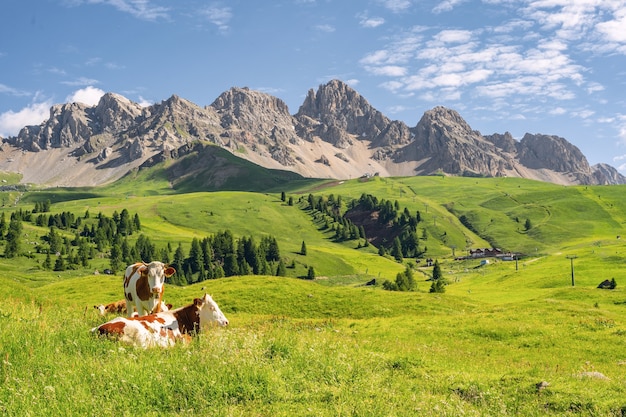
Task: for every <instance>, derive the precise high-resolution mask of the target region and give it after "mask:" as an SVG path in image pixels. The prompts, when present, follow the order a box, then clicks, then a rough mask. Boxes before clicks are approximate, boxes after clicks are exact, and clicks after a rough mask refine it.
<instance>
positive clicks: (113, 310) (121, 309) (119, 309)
mask: <svg viewBox="0 0 626 417" xmlns="http://www.w3.org/2000/svg"><path fill="white" fill-rule="evenodd" d="M93 308H95V309H96V310H97V311H98V313H99V314H100V315H101V316H106V315H107V314H126V300H125V299H124V300H119V301H116V302H114V303H109V304H98V305H95V306H93ZM160 308H161V311H167V310H171V309H172V305H171V304H169V303H168V304H165V303H164V302H163V301H161V307H160ZM133 313H134V314H133V315H136V313H135V311H134V310H133Z"/></svg>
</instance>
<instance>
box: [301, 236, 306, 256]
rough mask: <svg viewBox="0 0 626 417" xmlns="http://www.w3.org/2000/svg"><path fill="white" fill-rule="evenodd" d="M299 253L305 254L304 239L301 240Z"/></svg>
mask: <svg viewBox="0 0 626 417" xmlns="http://www.w3.org/2000/svg"><path fill="white" fill-rule="evenodd" d="M300 255H304V256H306V243H304V240H303V241H302V247H301V248H300Z"/></svg>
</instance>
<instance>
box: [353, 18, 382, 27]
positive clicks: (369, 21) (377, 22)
mask: <svg viewBox="0 0 626 417" xmlns="http://www.w3.org/2000/svg"><path fill="white" fill-rule="evenodd" d="M359 24H360V25H361V26H363V27H364V28H376V27H378V26H381V25H384V24H385V19H383V18H382V17H365V16H361V18H360V20H359Z"/></svg>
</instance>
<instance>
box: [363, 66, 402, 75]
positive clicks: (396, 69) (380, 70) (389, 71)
mask: <svg viewBox="0 0 626 417" xmlns="http://www.w3.org/2000/svg"><path fill="white" fill-rule="evenodd" d="M368 71H369V72H371V73H372V74H374V75H383V76H387V77H402V76H404V75H406V73H407V69H406V68H404V67H400V66H397V65H383V66H379V67H372V68H371V69H369V70H368Z"/></svg>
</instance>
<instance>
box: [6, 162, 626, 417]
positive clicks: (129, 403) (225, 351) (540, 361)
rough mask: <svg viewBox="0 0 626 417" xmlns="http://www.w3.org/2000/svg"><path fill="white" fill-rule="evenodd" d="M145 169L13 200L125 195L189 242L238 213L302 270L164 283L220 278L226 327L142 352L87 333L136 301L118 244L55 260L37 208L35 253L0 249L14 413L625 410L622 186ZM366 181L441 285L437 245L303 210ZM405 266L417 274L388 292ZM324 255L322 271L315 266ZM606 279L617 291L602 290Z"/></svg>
mask: <svg viewBox="0 0 626 417" xmlns="http://www.w3.org/2000/svg"><path fill="white" fill-rule="evenodd" d="M141 175H144V177H142V181H137V178H134V179H127V180H126V182H125V181H124V180H123V181H120V182H118V183H116V184H113V185H112V186H109V187H102V188H98V189H82V190H74V189H54V190H45V189H41V190H36V189H29V190H27V191H12V192H3V193H2V196H3V200H2V201H3V207H2V208H1V211H2V212H4V213H5V214H6V215H7V216H9V215H10V214H11V212H13V211H15V210H18V209H20V208H21V209H23V210H31V209H32V207H33V205H34V204H35V203H36V202H41V201H48V200H49V201H50V202H51V213H60V212H67V211H69V212H73V213H75V214H76V215H77V216H80V215H83V214H84V213H85V212H87V211H88V212H89V213H90V215H91V216H92V217H93V216H95V215H97V214H98V213H103V214H105V215H108V216H110V215H112V214H113V213H114V212H120V211H121V210H123V209H127V210H128V211H129V212H130V213H138V214H139V216H140V218H141V231H140V232H139V233H141V234H143V235H145V236H148V237H149V238H150V240H151V241H152V242H153V243H154V244H155V245H156V246H157V247H165V246H166V245H168V243H169V244H170V245H171V246H173V247H174V248H175V247H177V246H178V245H179V244H180V245H182V247H183V248H184V249H185V250H186V251H188V250H189V247H190V245H191V241H192V239H193V238H202V237H204V236H207V235H211V234H214V233H216V232H218V231H221V230H225V229H228V230H230V231H232V233H233V235H234V236H235V237H241V236H254V237H255V239H257V240H258V239H260V238H261V236H264V235H267V234H271V235H272V236H274V237H275V238H276V239H277V241H278V244H279V246H280V251H281V257H282V258H284V260H285V263H286V264H287V265H289V267H288V268H287V275H288V276H286V277H277V276H269V275H265V276H234V277H228V278H219V279H211V280H206V281H201V282H197V283H193V284H190V285H186V286H176V285H172V284H166V288H165V294H164V299H165V301H166V302H168V303H172V304H173V305H174V307H179V306H183V305H186V304H189V303H191V302H192V301H193V298H195V297H200V296H202V295H203V294H204V293H205V292H206V293H209V294H210V295H211V296H212V297H213V299H214V300H215V301H216V302H217V303H218V304H219V306H220V308H221V310H222V311H223V312H224V314H225V315H226V316H227V317H228V319H229V321H230V325H229V326H228V327H226V328H215V329H211V330H210V331H208V332H205V333H200V334H199V335H197V336H195V337H194V338H193V340H192V343H191V344H189V345H176V346H174V347H173V348H170V349H159V348H157V349H145V350H144V349H141V348H135V347H132V346H129V345H124V344H120V343H119V342H116V341H114V340H108V339H105V338H98V337H96V336H94V335H93V334H91V333H90V331H89V330H90V329H91V328H93V327H95V326H97V325H99V324H101V323H103V322H104V321H105V318H102V317H99V315H98V314H97V312H96V311H95V310H94V309H93V306H94V305H97V304H101V303H106V302H112V301H116V300H118V299H120V298H122V296H123V293H122V278H121V272H119V273H117V274H115V275H106V274H104V273H102V271H104V269H106V268H108V267H109V260H108V259H107V258H106V257H104V256H97V257H94V258H93V259H90V260H89V266H88V267H85V268H79V269H75V270H65V271H52V270H48V269H45V268H43V267H42V263H43V260H44V258H45V255H44V254H41V253H37V251H36V245H34V242H35V241H40V238H39V236H42V235H45V234H46V233H47V231H48V228H47V227H38V226H35V225H33V224H31V223H24V229H23V239H22V245H21V252H22V254H21V255H20V256H18V257H16V258H11V259H9V258H5V257H0V284H1V285H2V290H1V294H2V297H1V303H0V359H1V361H2V362H1V363H0V381H1V382H2V384H1V385H0V412H1V413H2V415H7V416H58V415H65V416H85V415H120V416H127V415H128V416H130V415H142V416H163V415H166V416H191V415H207V416H209V415H210V416H295V415H297V416H338V415H351V416H416V415H419V416H459V415H467V416H508V415H510V416H546V415H549V416H562V415H571V416H623V415H625V414H626V291H625V290H624V286H626V274H624V269H625V268H624V267H625V260H626V247H625V245H624V238H626V193H625V191H626V188H624V187H622V186H610V187H601V186H593V187H592V186H575V187H563V186H557V185H553V184H547V183H541V182H535V181H528V180H522V179H513V178H498V179H485V178H481V179H479V178H451V177H412V178H378V177H374V178H370V179H368V180H367V181H365V180H362V179H354V180H350V181H343V182H337V181H310V180H306V181H303V180H297V181H294V182H286V183H281V184H280V185H278V186H275V187H274V188H272V187H271V186H270V185H271V183H272V181H268V184H270V185H268V186H267V187H265V188H263V191H262V192H251V191H219V192H199V191H197V190H196V191H197V192H188V193H177V192H176V191H175V190H171V189H168V187H167V185H166V183H165V182H164V181H163V180H162V179H159V178H157V177H156V176H155V177H154V178H149V177H147V176H145V174H141ZM190 184H192V183H190V182H188V183H187V185H186V186H187V189H190V188H193V187H191V186H190ZM281 192H285V193H286V195H287V196H288V197H293V198H294V204H293V205H289V204H287V203H286V202H285V201H282V200H281ZM364 193H367V194H371V195H375V196H377V197H378V198H384V199H387V200H392V201H396V200H397V201H398V203H399V206H401V207H407V208H408V209H409V211H411V212H416V211H419V212H420V214H421V222H420V223H419V224H418V230H420V236H421V240H420V245H421V246H425V247H426V248H427V252H426V254H425V256H424V259H425V258H433V259H436V260H437V261H438V262H439V263H440V264H441V266H442V271H443V275H444V278H445V279H446V281H447V282H448V285H447V286H446V291H445V292H444V293H430V292H429V288H430V281H428V279H429V277H430V276H431V274H432V267H428V266H426V265H425V261H424V259H422V260H420V262H419V263H416V260H415V259H404V260H403V262H402V263H399V262H397V261H395V260H394V259H393V258H392V257H390V256H380V255H379V254H378V250H377V248H375V247H373V246H371V245H370V246H362V245H357V241H354V240H347V241H343V242H336V241H334V239H333V238H332V232H331V231H329V230H327V229H324V228H323V227H322V224H320V222H319V220H316V217H315V213H311V210H308V209H307V207H306V197H307V196H308V195H309V194H314V195H317V196H329V195H330V194H333V196H335V197H337V196H341V198H342V201H343V202H344V207H345V208H347V206H348V202H349V201H350V200H351V199H355V198H357V199H358V198H359V196H360V195H362V194H364ZM462 216H464V217H463V218H464V221H465V222H466V223H467V224H470V225H471V228H468V227H467V224H464V223H463V222H461V221H460V219H461V217H462ZM527 219H528V220H529V221H530V223H531V224H532V227H530V228H526V227H525V222H526V220H527ZM139 233H134V234H133V235H131V236H129V240H131V241H132V240H134V239H137V237H138V235H139ZM622 236H623V237H624V238H622ZM68 237H71V236H68ZM303 241H304V242H306V247H307V253H306V255H303V254H301V253H300V249H301V245H302V242H303ZM2 245H4V242H2ZM492 245H493V246H497V247H499V248H503V249H505V250H507V251H514V252H519V253H521V254H523V256H522V257H521V258H520V259H518V260H517V261H503V260H499V259H498V260H496V259H491V260H490V263H488V264H486V265H482V266H481V265H480V261H479V260H477V259H466V260H455V259H454V257H453V253H454V256H455V257H459V256H463V255H467V253H468V250H469V249H472V248H473V249H475V248H485V247H491V246H492ZM0 250H1V248H0ZM406 265H410V266H411V268H413V269H414V275H415V278H416V281H417V290H416V291H411V292H400V291H386V290H384V289H383V288H382V286H381V283H382V282H383V281H384V280H391V281H393V280H394V279H395V277H396V275H397V274H398V273H400V272H402V271H404V270H405V268H406ZM310 266H313V267H314V269H315V273H316V279H315V280H312V281H311V280H306V279H303V277H306V275H307V269H308V268H309V267H310ZM96 270H97V271H99V272H100V273H98V274H96V273H95V271H96ZM572 275H573V277H572ZM611 278H613V279H614V280H615V281H616V283H617V287H616V288H615V289H613V290H601V289H598V288H596V287H597V286H598V284H599V283H601V282H602V281H604V280H605V279H611ZM371 279H376V281H377V285H375V286H365V285H364V284H365V283H366V282H368V281H370V280H371ZM572 284H574V285H572Z"/></svg>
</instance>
